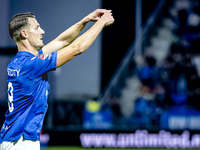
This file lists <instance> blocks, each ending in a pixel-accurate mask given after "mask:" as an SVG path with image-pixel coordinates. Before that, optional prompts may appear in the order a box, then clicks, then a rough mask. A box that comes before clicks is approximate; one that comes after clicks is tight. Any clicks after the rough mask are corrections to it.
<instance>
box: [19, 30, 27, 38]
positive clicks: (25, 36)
mask: <svg viewBox="0 0 200 150" xmlns="http://www.w3.org/2000/svg"><path fill="white" fill-rule="evenodd" d="M20 34H21V38H24V39H26V38H27V37H28V34H27V33H26V30H21V32H20Z"/></svg>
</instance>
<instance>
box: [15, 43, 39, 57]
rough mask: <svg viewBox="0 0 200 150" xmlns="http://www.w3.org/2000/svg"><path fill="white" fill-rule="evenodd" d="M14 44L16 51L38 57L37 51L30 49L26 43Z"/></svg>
mask: <svg viewBox="0 0 200 150" xmlns="http://www.w3.org/2000/svg"><path fill="white" fill-rule="evenodd" d="M16 44H17V47H18V51H26V52H29V53H32V54H33V55H35V56H37V55H38V51H37V49H36V48H34V47H32V46H31V45H30V44H29V43H28V42H26V41H20V42H17V43H16Z"/></svg>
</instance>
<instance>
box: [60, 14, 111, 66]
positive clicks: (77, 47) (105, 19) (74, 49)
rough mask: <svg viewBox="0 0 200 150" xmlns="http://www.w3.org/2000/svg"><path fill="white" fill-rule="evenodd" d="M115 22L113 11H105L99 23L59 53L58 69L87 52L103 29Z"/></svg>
mask: <svg viewBox="0 0 200 150" xmlns="http://www.w3.org/2000/svg"><path fill="white" fill-rule="evenodd" d="M113 22H114V18H113V16H112V13H111V11H105V13H104V14H103V15H102V16H101V18H99V19H98V21H97V22H96V23H95V24H94V25H93V26H92V27H91V28H90V29H89V30H88V31H86V32H85V33H84V34H82V35H81V36H80V37H78V38H77V39H76V40H75V41H74V42H73V43H71V44H70V45H69V46H67V47H64V48H63V49H61V50H60V51H58V54H57V67H60V66H62V65H63V64H65V63H66V62H68V61H69V60H71V59H73V58H74V57H75V56H76V55H79V54H81V53H83V52H84V51H86V50H87V49H88V48H89V46H90V45H91V44H92V43H93V42H94V40H95V39H96V38H97V36H98V35H99V33H100V32H101V30H102V29H103V27H105V26H108V25H110V24H112V23H113Z"/></svg>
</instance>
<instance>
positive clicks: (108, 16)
mask: <svg viewBox="0 0 200 150" xmlns="http://www.w3.org/2000/svg"><path fill="white" fill-rule="evenodd" d="M101 19H102V20H104V21H105V26H109V25H111V24H113V23H114V21H115V19H114V18H113V16H112V13H111V10H108V11H106V12H105V13H104V14H103V15H102V16H101Z"/></svg>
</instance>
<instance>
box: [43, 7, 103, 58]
mask: <svg viewBox="0 0 200 150" xmlns="http://www.w3.org/2000/svg"><path fill="white" fill-rule="evenodd" d="M105 11H106V10H105V9H96V10H95V11H93V12H92V13H90V14H89V15H87V16H86V17H84V18H83V19H82V20H80V21H79V22H78V23H76V24H74V25H73V26H71V27H70V28H68V29H67V30H65V31H64V32H62V33H61V34H60V35H59V36H58V37H57V38H55V39H54V40H53V41H51V42H50V43H48V44H47V45H45V46H44V47H43V48H42V50H43V53H44V54H46V53H52V52H55V51H58V50H60V49H62V48H63V47H66V46H68V45H69V44H71V43H72V42H73V41H74V40H75V39H76V37H77V36H78V35H79V34H80V32H81V31H82V29H83V28H84V27H85V26H86V25H87V23H88V22H89V21H98V20H99V18H100V17H99V16H101V15H103V14H104V13H105Z"/></svg>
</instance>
